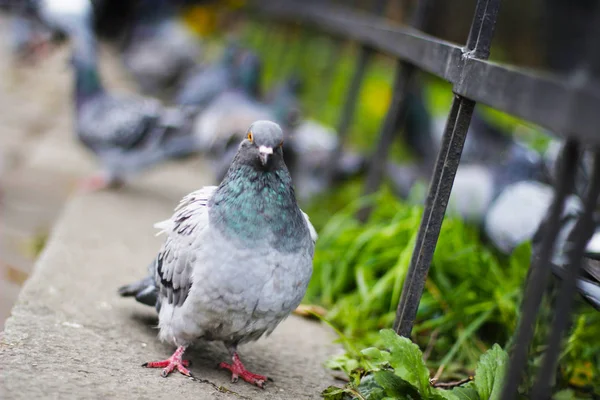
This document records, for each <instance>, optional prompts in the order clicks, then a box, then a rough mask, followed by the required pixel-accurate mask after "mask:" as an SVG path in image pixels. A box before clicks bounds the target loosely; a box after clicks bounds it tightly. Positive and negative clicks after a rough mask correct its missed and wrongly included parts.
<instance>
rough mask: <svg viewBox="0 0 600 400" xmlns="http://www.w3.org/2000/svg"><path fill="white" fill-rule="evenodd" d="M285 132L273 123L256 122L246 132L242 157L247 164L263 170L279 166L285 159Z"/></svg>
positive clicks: (241, 149)
mask: <svg viewBox="0 0 600 400" xmlns="http://www.w3.org/2000/svg"><path fill="white" fill-rule="evenodd" d="M282 146H283V132H282V131H281V127H279V125H277V124H276V123H275V122H271V121H256V122H254V123H253V124H252V125H250V128H248V131H247V132H246V138H245V139H244V140H243V141H242V144H241V145H240V155H241V156H242V160H244V162H245V163H248V164H250V165H254V166H256V167H259V168H262V169H269V168H271V167H272V166H273V165H275V164H278V163H275V162H274V161H281V160H282V159H283V150H282V149H281V148H282Z"/></svg>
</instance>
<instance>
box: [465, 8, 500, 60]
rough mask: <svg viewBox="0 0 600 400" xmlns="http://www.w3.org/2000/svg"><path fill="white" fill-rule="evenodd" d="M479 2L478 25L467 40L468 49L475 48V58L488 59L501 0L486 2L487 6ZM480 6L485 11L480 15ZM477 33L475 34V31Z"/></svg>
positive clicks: (477, 10)
mask: <svg viewBox="0 0 600 400" xmlns="http://www.w3.org/2000/svg"><path fill="white" fill-rule="evenodd" d="M480 3H482V2H477V9H476V10H475V13H476V17H475V19H476V20H477V21H478V22H477V25H478V27H477V28H476V29H475V28H472V29H471V32H470V33H469V39H468V40H467V50H473V56H474V57H475V58H481V59H487V58H488V57H489V56H490V47H491V45H492V38H493V37H494V29H495V27H496V19H497V18H498V10H499V9H500V0H490V1H487V2H485V6H484V5H483V4H481V6H480ZM480 8H483V12H482V13H481V15H479V12H480ZM475 32H476V33H477V35H475V34H474V33H475Z"/></svg>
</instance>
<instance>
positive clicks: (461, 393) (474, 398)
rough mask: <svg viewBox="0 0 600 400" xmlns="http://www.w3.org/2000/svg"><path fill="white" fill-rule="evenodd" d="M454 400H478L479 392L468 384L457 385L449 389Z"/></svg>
mask: <svg viewBox="0 0 600 400" xmlns="http://www.w3.org/2000/svg"><path fill="white" fill-rule="evenodd" d="M442 391H443V390H442ZM449 393H451V394H452V395H453V396H454V397H453V399H456V400H480V398H479V394H478V393H477V390H475V388H473V387H470V386H463V387H457V388H454V389H452V390H451V391H449Z"/></svg>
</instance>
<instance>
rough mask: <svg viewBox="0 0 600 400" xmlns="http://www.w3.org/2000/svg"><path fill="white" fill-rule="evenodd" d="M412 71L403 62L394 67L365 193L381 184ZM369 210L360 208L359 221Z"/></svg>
mask: <svg viewBox="0 0 600 400" xmlns="http://www.w3.org/2000/svg"><path fill="white" fill-rule="evenodd" d="M414 72H415V68H414V66H412V65H410V64H406V63H404V62H399V63H398V66H397V67H396V77H395V80H394V90H393V93H392V100H391V103H390V106H389V108H388V111H387V114H386V116H385V119H384V122H383V127H382V129H381V134H380V136H379V140H378V142H377V145H376V148H375V151H374V153H373V156H372V157H370V163H369V170H368V172H367V178H366V180H365V190H364V194H365V195H369V194H372V193H375V192H376V191H377V189H379V186H381V182H382V180H383V174H384V167H385V164H386V161H387V158H388V154H389V150H390V147H391V145H392V144H393V142H394V135H395V133H396V132H395V128H396V127H397V126H398V122H399V121H403V120H404V119H405V118H406V102H405V101H404V100H405V99H406V93H407V91H408V87H409V85H410V83H411V81H412V77H413V75H414ZM371 210H372V207H371V206H365V207H364V208H361V209H360V210H359V212H358V215H357V217H358V219H359V221H363V222H364V221H366V220H367V219H368V217H369V215H370V213H371Z"/></svg>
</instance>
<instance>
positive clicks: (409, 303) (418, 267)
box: [394, 96, 475, 337]
mask: <svg viewBox="0 0 600 400" xmlns="http://www.w3.org/2000/svg"><path fill="white" fill-rule="evenodd" d="M474 108H475V102H474V101H472V100H469V99H466V98H464V97H461V96H455V97H454V100H453V102H452V107H451V109H450V115H449V116H448V121H447V122H446V129H445V131H444V136H443V139H442V147H441V149H440V152H439V153H438V157H437V161H436V166H435V169H434V172H433V177H432V178H431V183H430V186H429V192H428V194H427V199H426V200H425V210H424V211H423V217H422V219H421V224H420V226H419V232H418V234H417V241H416V244H415V250H414V252H413V254H412V258H411V260H410V266H409V268H408V272H407V274H406V278H405V280H404V286H403V288H402V295H401V297H400V302H399V304H398V310H397V312H396V320H395V321H394V330H395V331H396V332H397V333H398V334H399V335H401V336H405V337H410V333H411V331H412V327H413V324H414V320H415V317H416V315H417V309H418V307H419V301H420V300H421V295H422V293H423V288H424V286H425V280H426V279H427V274H428V272H429V266H430V264H431V260H432V258H433V252H434V251H435V246H436V244H437V240H438V237H439V234H440V229H441V227H442V222H443V220H444V214H445V212H446V206H447V204H448V198H449V197H450V192H451V191H452V184H453V183H454V177H455V176H456V170H457V169H458V164H459V162H460V156H461V153H462V149H463V146H464V143H465V139H466V137H467V130H468V129H469V123H470V121H471V116H472V115H473V109H474Z"/></svg>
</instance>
